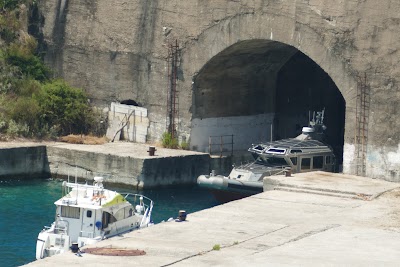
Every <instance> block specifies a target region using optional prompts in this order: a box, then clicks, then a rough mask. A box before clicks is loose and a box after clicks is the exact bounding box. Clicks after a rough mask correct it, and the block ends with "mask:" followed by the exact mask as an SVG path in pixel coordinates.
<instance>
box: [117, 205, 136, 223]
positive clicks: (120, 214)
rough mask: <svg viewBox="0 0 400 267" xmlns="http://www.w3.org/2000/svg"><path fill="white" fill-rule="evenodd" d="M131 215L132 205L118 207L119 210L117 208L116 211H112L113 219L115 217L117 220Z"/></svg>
mask: <svg viewBox="0 0 400 267" xmlns="http://www.w3.org/2000/svg"><path fill="white" fill-rule="evenodd" d="M132 215H133V209H132V206H128V207H125V208H122V209H120V210H118V211H117V212H115V213H114V217H115V219H117V221H119V220H123V219H125V218H128V217H130V216H132Z"/></svg>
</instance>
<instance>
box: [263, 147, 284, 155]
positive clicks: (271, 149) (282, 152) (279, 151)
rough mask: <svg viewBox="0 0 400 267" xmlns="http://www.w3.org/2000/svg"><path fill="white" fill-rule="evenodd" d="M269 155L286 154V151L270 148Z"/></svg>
mask: <svg viewBox="0 0 400 267" xmlns="http://www.w3.org/2000/svg"><path fill="white" fill-rule="evenodd" d="M267 152H268V153H278V154H285V149H279V148H270V149H268V151H267Z"/></svg>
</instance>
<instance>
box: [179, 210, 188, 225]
mask: <svg viewBox="0 0 400 267" xmlns="http://www.w3.org/2000/svg"><path fill="white" fill-rule="evenodd" d="M186 216H187V215H186V211H185V210H180V211H179V215H178V220H179V221H181V222H182V221H185V220H186Z"/></svg>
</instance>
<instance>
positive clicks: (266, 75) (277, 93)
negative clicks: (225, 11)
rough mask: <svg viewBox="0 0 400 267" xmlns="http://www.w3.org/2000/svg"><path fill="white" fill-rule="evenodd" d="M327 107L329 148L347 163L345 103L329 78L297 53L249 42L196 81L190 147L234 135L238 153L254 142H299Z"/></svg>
mask: <svg viewBox="0 0 400 267" xmlns="http://www.w3.org/2000/svg"><path fill="white" fill-rule="evenodd" d="M324 108H325V120H324V122H325V125H326V126H327V130H326V143H328V144H329V145H331V146H332V147H333V149H334V152H335V154H336V157H337V161H338V163H339V164H341V163H342V160H343V144H344V123H345V121H344V120H345V101H344V98H343V96H342V94H341V92H340V90H339V89H338V88H337V86H336V85H335V83H334V82H333V81H332V79H331V78H330V77H329V75H328V74H327V73H326V72H325V71H324V70H323V69H322V68H321V67H320V66H318V65H317V64H316V63H315V62H314V61H313V60H312V59H310V58H309V57H308V56H306V55H305V54H303V53H302V52H301V51H299V50H298V49H296V48H294V47H292V46H289V45H286V44H283V43H280V42H275V41H269V40H247V41H241V42H239V43H236V44H234V45H232V46H230V47H228V48H226V49H225V50H223V51H222V52H220V53H219V54H218V55H216V56H214V57H213V58H212V59H211V60H210V61H209V62H207V63H206V64H205V65H204V67H203V68H202V69H201V70H200V72H199V73H198V74H197V76H196V77H195V78H194V80H193V105H192V115H193V119H192V132H191V146H192V148H193V149H197V150H199V151H207V147H208V141H209V139H208V137H209V136H219V135H233V136H234V143H235V148H234V150H235V151H245V150H247V148H248V147H249V146H250V145H251V144H252V143H257V142H260V141H267V140H270V139H273V140H277V139H281V138H290V137H295V136H297V135H298V134H300V133H301V129H302V127H303V126H307V125H308V121H309V112H310V111H311V112H312V111H320V110H322V109H324Z"/></svg>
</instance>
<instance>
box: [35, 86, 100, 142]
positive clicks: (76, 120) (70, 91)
mask: <svg viewBox="0 0 400 267" xmlns="http://www.w3.org/2000/svg"><path fill="white" fill-rule="evenodd" d="M35 98H36V99H37V102H38V103H39V107H40V114H41V119H42V123H45V124H47V125H56V126H58V127H59V129H60V134H62V135H67V134H74V133H75V134H76V133H88V132H89V130H90V128H91V125H92V122H93V112H92V110H91V108H90V106H89V104H88V98H87V96H86V94H85V93H84V92H83V91H82V90H81V89H78V88H74V87H71V86H69V85H68V84H67V83H65V82H64V81H62V80H55V81H53V82H50V83H46V84H45V85H43V87H42V90H41V91H40V93H39V94H37V95H35Z"/></svg>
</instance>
